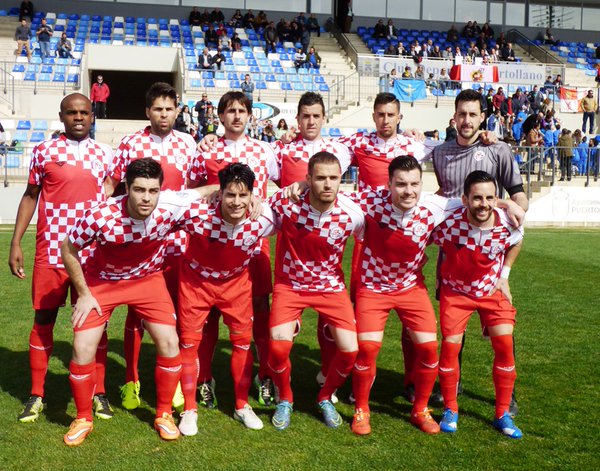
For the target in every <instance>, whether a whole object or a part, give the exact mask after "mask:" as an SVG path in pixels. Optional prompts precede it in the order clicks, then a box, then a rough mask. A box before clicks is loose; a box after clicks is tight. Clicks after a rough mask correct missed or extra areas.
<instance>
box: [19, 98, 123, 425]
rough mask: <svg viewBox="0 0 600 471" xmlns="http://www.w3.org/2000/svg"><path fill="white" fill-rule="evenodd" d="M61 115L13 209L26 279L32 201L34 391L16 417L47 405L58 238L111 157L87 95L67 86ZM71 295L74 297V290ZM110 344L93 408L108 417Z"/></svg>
mask: <svg viewBox="0 0 600 471" xmlns="http://www.w3.org/2000/svg"><path fill="white" fill-rule="evenodd" d="M59 118H60V120H61V122H62V123H63V124H64V126H65V132H64V133H63V134H61V135H60V136H59V137H58V138H57V139H50V140H47V141H44V142H42V143H41V144H38V145H37V146H36V147H34V149H33V154H32V159H31V165H30V169H29V180H28V184H27V188H26V190H25V193H24V194H23V197H22V199H21V202H20V204H19V208H18V210H17V220H16V224H15V229H14V233H13V237H12V241H11V247H10V256H9V261H8V263H9V266H10V270H11V272H12V274H13V275H15V276H16V277H18V278H20V279H24V278H25V277H26V274H25V270H24V268H23V267H24V257H23V252H22V249H21V239H22V238H23V234H24V233H25V230H26V229H27V226H28V225H29V223H30V222H31V218H32V217H33V215H34V213H35V210H36V207H37V209H38V221H37V236H36V250H35V260H34V265H33V279H32V297H33V309H34V310H35V317H34V322H33V328H32V329H31V334H30V337H29V364H30V368H31V396H30V398H29V399H28V400H27V402H26V403H25V406H24V408H23V411H22V412H21V413H20V414H19V416H18V419H19V421H20V422H33V421H35V420H36V419H37V418H38V417H39V414H40V412H41V411H42V410H43V409H44V408H45V407H46V399H45V391H44V382H45V379H46V372H47V370H48V360H49V357H50V355H51V353H52V348H53V345H54V342H53V329H54V324H55V322H56V318H57V314H58V308H59V307H60V306H63V305H64V304H65V301H66V299H67V294H68V292H69V288H70V282H69V276H68V275H67V272H66V271H65V270H64V266H63V262H62V259H61V256H60V244H61V242H62V240H63V239H64V238H65V236H66V235H67V231H68V229H69V227H70V226H71V225H72V224H73V223H74V222H75V221H76V220H77V219H78V218H79V217H81V216H82V215H83V213H84V211H85V210H86V209H87V208H89V207H90V206H92V205H93V204H96V203H98V202H100V201H102V200H104V199H105V192H104V188H103V184H104V181H105V178H106V175H107V170H108V166H109V164H110V161H111V159H112V151H111V149H110V148H109V147H108V146H106V145H104V144H100V143H98V142H96V141H94V140H92V139H90V137H89V132H90V127H91V125H92V105H91V103H90V101H89V99H88V98H87V97H85V96H84V95H81V94H80V93H72V94H70V95H68V96H66V97H65V98H63V100H62V101H61V103H60V112H59ZM38 201H39V205H38ZM87 255H88V251H84V252H83V253H82V261H85V258H86V257H87ZM71 300H72V302H75V296H74V293H73V292H72V291H71ZM107 346H108V340H107V338H106V334H103V335H102V340H101V342H100V346H99V349H98V356H97V359H96V365H97V370H98V371H97V386H96V390H95V395H94V408H95V413H96V416H97V417H99V418H104V419H110V418H111V417H112V416H113V411H112V409H111V407H110V404H109V402H108V399H106V395H105V388H104V375H105V368H106V353H107ZM90 397H91V396H90Z"/></svg>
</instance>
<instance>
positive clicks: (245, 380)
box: [229, 332, 266, 409]
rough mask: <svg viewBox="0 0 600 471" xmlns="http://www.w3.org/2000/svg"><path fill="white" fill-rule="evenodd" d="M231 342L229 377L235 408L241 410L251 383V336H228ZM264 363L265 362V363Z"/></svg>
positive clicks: (246, 401) (248, 334)
mask: <svg viewBox="0 0 600 471" xmlns="http://www.w3.org/2000/svg"><path fill="white" fill-rule="evenodd" d="M229 338H230V340H231V347H232V352H231V377H232V378H233V389H234V391H235V408H236V409H242V408H243V407H244V406H245V405H246V404H248V391H249V390H250V384H251V383H252V363H253V362H254V357H253V355H252V350H251V349H250V343H251V342H252V334H251V333H250V332H248V333H246V334H229ZM265 363H266V362H265Z"/></svg>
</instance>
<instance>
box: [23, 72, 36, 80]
mask: <svg viewBox="0 0 600 471" xmlns="http://www.w3.org/2000/svg"><path fill="white" fill-rule="evenodd" d="M23 80H25V81H27V82H35V72H25V76H24V77H23Z"/></svg>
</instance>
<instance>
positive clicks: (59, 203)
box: [28, 134, 112, 268]
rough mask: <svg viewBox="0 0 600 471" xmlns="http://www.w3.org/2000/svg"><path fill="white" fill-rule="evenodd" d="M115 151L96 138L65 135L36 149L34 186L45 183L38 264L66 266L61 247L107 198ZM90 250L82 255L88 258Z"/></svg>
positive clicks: (32, 173)
mask: <svg viewBox="0 0 600 471" xmlns="http://www.w3.org/2000/svg"><path fill="white" fill-rule="evenodd" d="M111 160H112V150H111V148H110V147H109V146H107V145H105V144H100V143H99V142H96V141H94V140H92V139H84V140H83V141H72V140H70V139H67V137H66V136H65V135H64V134H61V136H60V137H59V138H57V139H50V140H47V141H44V142H42V143H40V144H38V145H37V146H35V147H34V148H33V153H32V157H31V164H30V167H29V180H28V183H29V184H30V185H36V186H41V192H40V197H39V205H38V221H37V236H36V250H35V262H34V263H35V266H36V267H41V268H63V267H64V266H63V264H62V259H61V257H60V246H61V244H62V241H63V240H64V239H65V237H66V236H67V234H68V232H69V229H70V228H71V226H73V224H75V222H76V221H77V220H78V219H79V218H81V217H82V216H83V214H84V212H85V210H86V209H88V208H90V207H91V206H93V205H94V204H97V203H99V202H100V201H103V200H104V199H105V194H104V188H103V182H104V179H105V178H106V176H107V174H108V173H107V172H108V167H109V165H110V162H111ZM88 255H89V250H86V251H84V252H83V253H82V254H81V256H82V260H85V258H87V256H88Z"/></svg>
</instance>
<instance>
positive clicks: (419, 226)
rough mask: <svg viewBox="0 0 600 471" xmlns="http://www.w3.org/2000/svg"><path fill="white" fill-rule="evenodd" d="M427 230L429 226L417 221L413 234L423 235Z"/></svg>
mask: <svg viewBox="0 0 600 471" xmlns="http://www.w3.org/2000/svg"><path fill="white" fill-rule="evenodd" d="M426 232H427V226H426V225H425V224H423V223H417V224H415V225H414V227H413V234H414V235H416V236H422V235H423V234H425V233H426Z"/></svg>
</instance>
